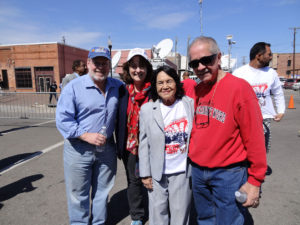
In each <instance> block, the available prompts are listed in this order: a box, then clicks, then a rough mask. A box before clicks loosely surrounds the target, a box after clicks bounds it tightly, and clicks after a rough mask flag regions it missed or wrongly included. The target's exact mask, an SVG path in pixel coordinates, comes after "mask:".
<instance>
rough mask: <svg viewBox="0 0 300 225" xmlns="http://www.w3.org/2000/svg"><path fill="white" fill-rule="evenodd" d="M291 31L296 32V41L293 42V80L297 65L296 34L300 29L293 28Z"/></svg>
mask: <svg viewBox="0 0 300 225" xmlns="http://www.w3.org/2000/svg"><path fill="white" fill-rule="evenodd" d="M290 29H291V30H294V41H293V78H295V65H296V33H297V30H298V29H300V27H293V28H290Z"/></svg>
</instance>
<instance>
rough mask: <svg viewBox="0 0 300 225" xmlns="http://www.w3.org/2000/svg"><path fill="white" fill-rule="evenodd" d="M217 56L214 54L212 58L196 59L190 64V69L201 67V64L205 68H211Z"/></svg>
mask: <svg viewBox="0 0 300 225" xmlns="http://www.w3.org/2000/svg"><path fill="white" fill-rule="evenodd" d="M216 56H217V54H213V55H210V56H204V57H202V58H201V59H195V60H193V61H190V62H189V67H191V68H193V69H195V68H197V67H198V66H199V63H201V64H202V65H203V66H210V65H211V64H213V62H214V61H215V58H216Z"/></svg>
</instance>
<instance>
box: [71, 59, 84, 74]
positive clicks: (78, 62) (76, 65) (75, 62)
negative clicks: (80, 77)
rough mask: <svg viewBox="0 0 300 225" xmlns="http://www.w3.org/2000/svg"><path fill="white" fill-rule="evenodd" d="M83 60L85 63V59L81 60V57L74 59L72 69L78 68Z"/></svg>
mask: <svg viewBox="0 0 300 225" xmlns="http://www.w3.org/2000/svg"><path fill="white" fill-rule="evenodd" d="M81 62H83V63H84V61H83V60H80V59H78V60H74V61H73V65H72V70H73V72H75V71H76V68H77V67H79V66H80V63H81Z"/></svg>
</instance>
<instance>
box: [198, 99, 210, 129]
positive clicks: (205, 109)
mask: <svg viewBox="0 0 300 225" xmlns="http://www.w3.org/2000/svg"><path fill="white" fill-rule="evenodd" d="M211 106H212V105H211V102H210V100H209V101H208V104H205V105H202V103H201V102H199V103H198V105H197V107H196V110H195V113H194V120H195V124H196V128H197V129H200V128H206V127H208V126H209V115H210V110H211ZM197 111H199V114H197V113H196V112H197ZM198 117H201V118H203V117H205V118H207V119H205V120H204V121H203V122H202V121H201V119H199V118H198ZM199 120H200V122H199Z"/></svg>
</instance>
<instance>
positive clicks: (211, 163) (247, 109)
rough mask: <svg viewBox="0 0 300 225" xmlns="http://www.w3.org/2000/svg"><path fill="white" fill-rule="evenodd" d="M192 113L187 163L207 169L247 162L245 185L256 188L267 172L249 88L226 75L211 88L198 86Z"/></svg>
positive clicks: (257, 115)
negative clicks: (247, 183) (249, 184)
mask: <svg viewBox="0 0 300 225" xmlns="http://www.w3.org/2000/svg"><path fill="white" fill-rule="evenodd" d="M195 112H196V115H195V119H194V122H193V129H192V134H191V140H190V148H189V157H190V159H191V160H192V161H193V162H194V163H196V164H197V165H199V166H203V167H208V168H216V167H225V166H228V165H231V164H234V163H238V162H242V161H245V160H247V161H248V162H249V164H250V166H249V169H248V176H249V177H248V182H249V183H251V184H253V185H255V186H259V185H260V184H261V183H262V182H263V180H264V178H265V172H266V169H267V163H266V150H265V140H264V134H263V125H262V116H261V111H260V108H259V105H258V102H257V98H256V95H255V93H254V92H253V89H252V88H251V86H250V85H249V84H248V83H247V82H246V81H244V80H242V79H239V78H237V77H234V76H233V75H231V74H229V73H227V74H226V76H225V77H224V78H223V79H221V80H220V81H219V82H218V83H215V84H214V85H213V87H212V88H211V87H208V86H207V85H204V84H203V83H200V84H199V85H198V86H197V87H196V97H195ZM208 113H209V119H208V117H207V115H208Z"/></svg>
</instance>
